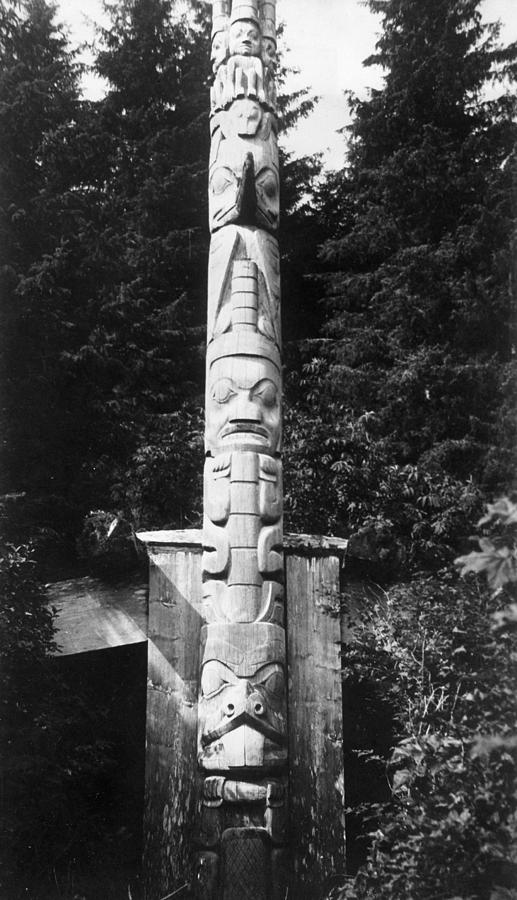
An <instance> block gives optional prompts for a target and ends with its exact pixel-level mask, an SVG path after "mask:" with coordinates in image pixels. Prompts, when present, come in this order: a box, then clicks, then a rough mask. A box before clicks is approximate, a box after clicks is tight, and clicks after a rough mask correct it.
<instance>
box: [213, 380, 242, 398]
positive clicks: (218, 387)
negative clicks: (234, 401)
mask: <svg viewBox="0 0 517 900" xmlns="http://www.w3.org/2000/svg"><path fill="white" fill-rule="evenodd" d="M236 394H237V392H236V391H235V390H234V388H233V381H231V379H230V378H220V379H219V381H216V383H215V384H214V386H213V388H212V400H215V402H216V403H228V401H229V400H231V398H232V397H235V396H236Z"/></svg>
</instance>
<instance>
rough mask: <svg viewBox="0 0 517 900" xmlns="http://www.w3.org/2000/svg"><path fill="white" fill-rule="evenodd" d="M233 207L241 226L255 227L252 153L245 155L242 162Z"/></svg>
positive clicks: (255, 201)
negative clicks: (239, 180) (240, 175)
mask: <svg viewBox="0 0 517 900" xmlns="http://www.w3.org/2000/svg"><path fill="white" fill-rule="evenodd" d="M235 207H236V210H237V216H238V221H239V222H240V223H241V224H242V225H255V220H256V211H257V194H256V191H255V161H254V159H253V154H252V153H247V154H246V159H245V160H244V165H243V167H242V178H241V183H240V186H239V190H238V193H237V200H236V203H235Z"/></svg>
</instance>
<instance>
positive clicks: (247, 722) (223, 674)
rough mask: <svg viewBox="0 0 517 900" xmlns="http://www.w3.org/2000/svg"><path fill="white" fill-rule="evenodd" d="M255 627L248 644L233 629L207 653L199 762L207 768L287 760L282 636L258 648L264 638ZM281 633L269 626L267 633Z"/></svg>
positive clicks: (201, 711)
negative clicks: (236, 640) (235, 638)
mask: <svg viewBox="0 0 517 900" xmlns="http://www.w3.org/2000/svg"><path fill="white" fill-rule="evenodd" d="M216 627H217V626H216ZM230 627H231V626H230ZM262 627H263V626H262ZM256 628H257V626H255V629H254V626H247V629H248V630H249V629H253V635H252V638H251V641H252V643H251V646H250V647H249V648H246V647H244V646H243V647H242V648H240V647H239V646H235V645H234V644H233V643H232V642H231V641H232V637H231V632H230V639H229V640H228V639H227V640H224V639H222V640H220V641H215V642H213V643H212V645H211V646H210V647H208V648H207V651H208V652H205V654H204V662H203V667H202V671H201V695H200V702H199V760H200V763H201V765H202V766H203V767H204V768H205V769H225V768H232V767H234V768H244V767H256V766H259V767H260V766H263V765H281V764H282V762H283V760H284V759H285V754H286V743H287V740H286V731H287V728H286V691H285V671H284V652H283V649H282V647H281V642H280V641H278V640H274V641H273V642H268V641H265V642H264V643H262V644H260V645H259V646H258V647H257V646H255V645H254V643H253V642H254V641H257V639H258V640H259V641H260V638H261V633H260V631H258V632H257V631H256ZM260 628H261V626H258V629H260ZM266 628H267V626H266ZM277 631H278V632H280V631H281V629H277V627H276V626H269V631H268V632H267V633H266V635H265V636H266V637H270V636H271V635H274V634H275V633H276V632H277ZM239 643H240V641H239Z"/></svg>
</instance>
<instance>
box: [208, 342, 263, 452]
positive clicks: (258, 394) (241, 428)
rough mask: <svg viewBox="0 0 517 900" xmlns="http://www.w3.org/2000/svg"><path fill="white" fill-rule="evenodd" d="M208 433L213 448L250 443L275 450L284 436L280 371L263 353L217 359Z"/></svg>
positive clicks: (210, 379)
mask: <svg viewBox="0 0 517 900" xmlns="http://www.w3.org/2000/svg"><path fill="white" fill-rule="evenodd" d="M206 436H207V445H208V448H209V449H210V450H217V451H221V450H224V448H225V447H229V446H231V445H233V444H235V443H246V444H251V445H252V446H256V447H257V449H265V450H269V451H270V452H272V453H275V452H276V451H277V450H278V449H279V445H280V437H281V417H280V373H279V371H278V369H277V368H276V366H275V365H274V364H273V363H272V362H271V361H270V360H269V359H265V358H263V357H259V356H227V357H223V358H221V359H217V360H215V361H214V362H213V363H212V365H211V367H210V371H209V374H208V383H207V398H206Z"/></svg>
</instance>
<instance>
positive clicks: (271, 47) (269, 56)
mask: <svg viewBox="0 0 517 900" xmlns="http://www.w3.org/2000/svg"><path fill="white" fill-rule="evenodd" d="M261 55H262V62H263V63H264V65H265V66H267V67H268V68H269V69H274V68H275V66H276V43H275V41H274V40H273V38H270V37H263V38H262V54H261Z"/></svg>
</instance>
